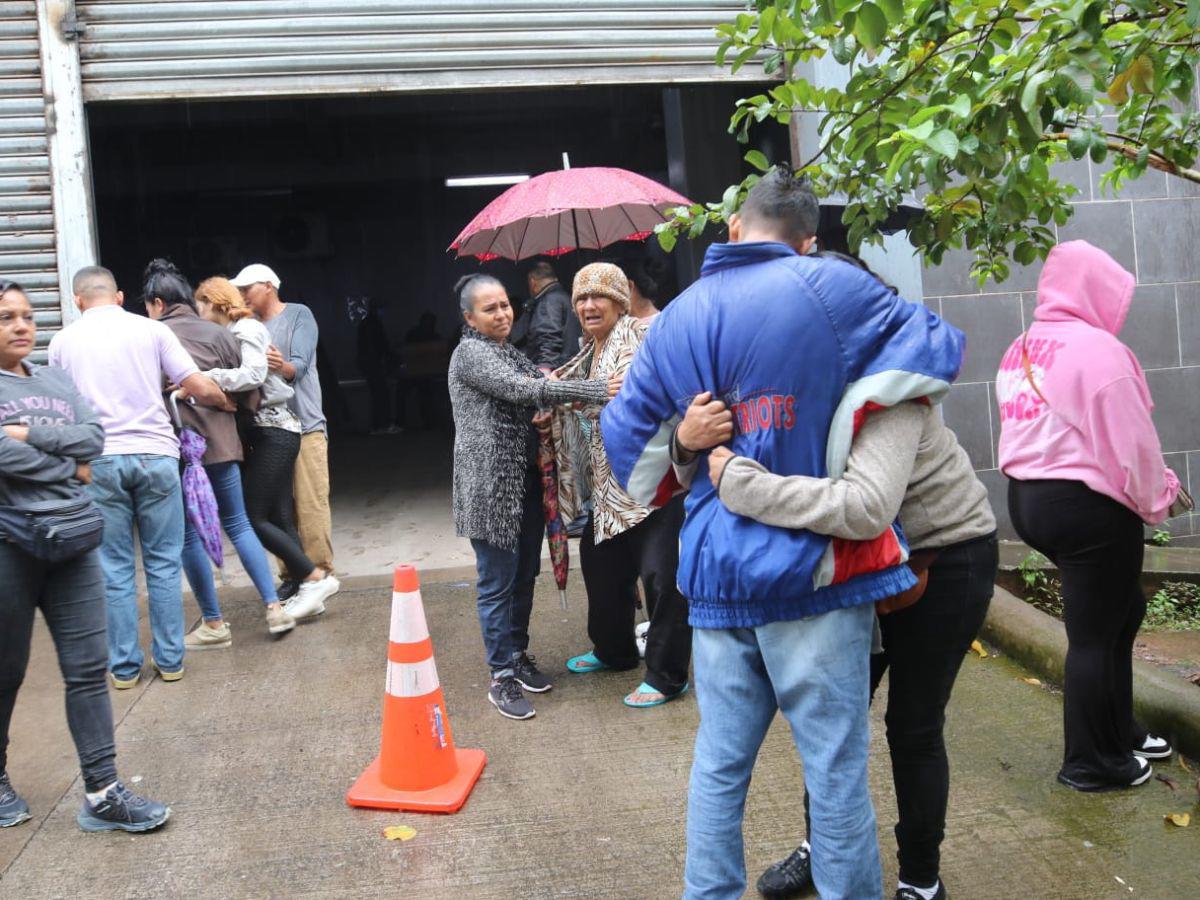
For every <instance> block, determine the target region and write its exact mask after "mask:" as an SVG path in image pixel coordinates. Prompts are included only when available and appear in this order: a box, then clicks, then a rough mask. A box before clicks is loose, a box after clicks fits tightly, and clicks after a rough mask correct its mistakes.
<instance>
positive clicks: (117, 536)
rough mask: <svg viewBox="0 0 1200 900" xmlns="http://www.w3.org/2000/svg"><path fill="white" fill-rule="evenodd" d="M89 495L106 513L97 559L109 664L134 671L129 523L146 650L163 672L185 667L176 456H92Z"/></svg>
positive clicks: (138, 664) (125, 672)
mask: <svg viewBox="0 0 1200 900" xmlns="http://www.w3.org/2000/svg"><path fill="white" fill-rule="evenodd" d="M89 490H90V492H91V495H92V498H93V499H94V500H95V502H96V505H97V506H98V507H99V508H100V512H101V514H102V515H103V516H104V542H103V543H102V544H101V545H100V566H101V568H103V570H104V585H105V590H106V593H107V596H108V667H109V669H110V670H111V671H112V673H113V674H114V675H116V676H117V677H118V678H123V679H125V678H133V677H134V676H135V675H137V674H138V672H140V671H141V669H142V664H143V663H144V662H145V656H144V654H143V653H142V648H141V647H140V646H139V645H138V608H137V585H136V583H135V582H134V574H135V572H134V569H135V563H134V560H135V551H134V546H133V529H134V525H135V524H136V525H137V532H138V538H139V540H140V542H141V546H142V565H143V567H144V568H145V571H146V590H147V592H148V594H149V597H150V601H149V608H150V634H151V642H150V654H151V656H152V657H153V658H154V661H155V662H156V663H157V664H158V667H159V668H160V669H162V670H163V671H164V672H176V671H178V670H179V669H181V668H183V632H184V622H183V587H182V584H181V581H180V577H179V572H180V562H179V561H180V557H181V556H182V555H183V491H182V490H181V488H180V484H179V460H177V459H175V458H174V457H171V456H158V455H152V454H122V455H115V456H101V457H100V458H99V459H97V460H96V461H95V462H93V463H92V483H91V485H90V486H89Z"/></svg>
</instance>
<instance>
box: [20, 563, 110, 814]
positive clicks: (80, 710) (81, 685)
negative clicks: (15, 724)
mask: <svg viewBox="0 0 1200 900" xmlns="http://www.w3.org/2000/svg"><path fill="white" fill-rule="evenodd" d="M0 585H2V586H3V587H2V588H0V773H3V772H4V771H5V770H6V766H7V762H8V756H7V750H8V726H9V723H10V721H11V720H12V712H13V706H14V704H15V703H16V702H17V691H18V690H20V688H21V682H22V681H24V680H25V668H26V666H28V664H29V644H30V640H31V638H32V636H33V619H34V611H35V610H37V609H39V608H40V609H41V611H42V615H43V616H44V617H45V619H46V625H47V626H48V627H49V629H50V635H51V637H53V638H54V649H55V650H57V651H58V666H59V668H60V669H61V670H62V675H63V681H64V682H65V684H66V689H67V725H68V726H69V727H70V729H71V737H72V738H73V739H74V741H75V750H76V752H77V753H78V755H79V764H80V766H81V767H82V769H83V782H84V785H85V786H86V788H87V789H88V790H89V791H98V790H100V789H101V788H104V787H107V786H108V785H110V784H112V783H113V782H114V781H116V780H117V767H116V762H115V760H116V748H115V746H114V744H113V717H112V703H111V702H110V700H109V696H108V682H107V681H106V679H105V672H106V671H107V669H108V642H107V640H106V639H105V629H104V620H105V605H104V575H103V573H102V572H101V571H100V557H99V554H97V553H96V551H94V550H93V551H92V552H90V553H85V554H84V555H83V556H79V557H76V558H75V559H71V560H67V561H66V562H61V563H56V564H54V565H50V564H49V563H44V562H42V561H40V560H38V559H35V558H34V557H32V556H30V555H29V554H27V553H25V552H24V551H23V550H21V549H19V548H18V547H16V546H14V545H13V544H10V543H9V542H8V541H5V540H0Z"/></svg>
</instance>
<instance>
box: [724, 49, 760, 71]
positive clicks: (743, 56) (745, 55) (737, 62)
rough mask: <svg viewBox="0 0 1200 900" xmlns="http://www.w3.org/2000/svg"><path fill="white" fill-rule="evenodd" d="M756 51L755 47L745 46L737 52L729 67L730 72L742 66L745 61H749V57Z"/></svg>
mask: <svg viewBox="0 0 1200 900" xmlns="http://www.w3.org/2000/svg"><path fill="white" fill-rule="evenodd" d="M757 52H758V48H757V47H747V48H746V49H745V50H743V51H742V52H741V53H739V54H738V55H737V58H736V59H734V61H733V67H732V68H731V69H730V74H733V73H734V72H737V70H738V69H740V68H741V67H742V66H744V65H745V64H746V63H747V62H749V61H750V57H752V56H754V54H756V53H757Z"/></svg>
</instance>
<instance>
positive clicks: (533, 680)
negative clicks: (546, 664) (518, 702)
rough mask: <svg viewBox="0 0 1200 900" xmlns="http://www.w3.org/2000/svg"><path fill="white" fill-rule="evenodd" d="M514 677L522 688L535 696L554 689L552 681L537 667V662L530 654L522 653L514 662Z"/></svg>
mask: <svg viewBox="0 0 1200 900" xmlns="http://www.w3.org/2000/svg"><path fill="white" fill-rule="evenodd" d="M513 677H514V678H515V679H517V683H518V684H520V685H521V687H523V688H525V690H527V691H532V692H533V693H535V694H542V693H545V692H546V691H548V690H550V688H552V687H554V685H553V684H551V682H550V679H549V678H547V677H546V676H545V675H543V674H542V670H541V669H539V668H538V667H537V661H536V660H535V659H534V658H533V657H532V656H530V655H529V654H528V653H522V654H521V655H520V656H519V657H517V658H516V659H515V660H513Z"/></svg>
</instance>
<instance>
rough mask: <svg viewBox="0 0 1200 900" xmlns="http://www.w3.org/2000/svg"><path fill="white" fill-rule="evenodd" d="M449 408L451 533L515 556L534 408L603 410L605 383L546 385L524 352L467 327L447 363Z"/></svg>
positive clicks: (606, 392) (533, 439)
mask: <svg viewBox="0 0 1200 900" xmlns="http://www.w3.org/2000/svg"><path fill="white" fill-rule="evenodd" d="M448 381H449V386H450V403H451V404H452V406H453V407H454V428H455V436H454V527H455V530H456V531H457V533H458V534H459V536H460V537H467V538H472V539H475V540H482V541H486V542H487V543H489V544H492V545H494V546H496V547H502V548H504V549H505V550H515V549H516V547H517V536H518V533H519V531H520V528H521V504H522V500H523V498H524V494H525V473H526V470H527V469H528V467H529V465H530V459H531V458H532V455H533V454H532V451H533V449H534V447H533V442H534V441H535V440H536V437H535V433H534V431H533V428H532V427H531V425H530V419H531V418H532V417H533V414H534V412H535V411H536V409H537V408H538V407H541V406H551V405H554V404H558V403H575V402H579V403H603V402H604V401H605V400H606V399H607V398H608V389H607V385H606V383H605V382H604V381H547V380H545V378H543V377H542V374H541V372H539V371H538V369H537V367H536V366H534V365H533V363H531V362H530V361H529V360H528V359H526V358H525V356H524V355H522V353H521V352H520V351H519V350H517V349H516V348H514V347H512V346H511V345H509V344H498V343H496V342H495V341H493V340H491V339H489V338H486V337H484V336H483V335H482V334H480V333H479V332H478V331H476V330H475V329H473V328H470V327H464V328H463V338H462V341H461V342H460V343H459V345H458V347H457V348H455V350H454V355H453V356H451V357H450V371H449V376H448Z"/></svg>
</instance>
